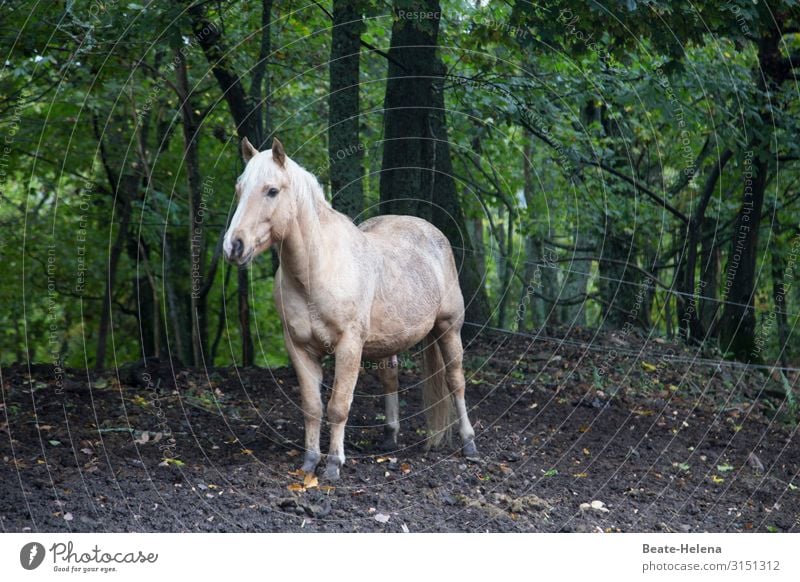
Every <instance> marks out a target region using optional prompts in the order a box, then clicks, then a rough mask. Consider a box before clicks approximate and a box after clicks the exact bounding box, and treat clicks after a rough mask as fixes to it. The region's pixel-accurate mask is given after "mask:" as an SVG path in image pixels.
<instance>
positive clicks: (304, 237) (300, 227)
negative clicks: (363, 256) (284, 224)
mask: <svg viewBox="0 0 800 582" xmlns="http://www.w3.org/2000/svg"><path fill="white" fill-rule="evenodd" d="M304 195H305V196H304ZM310 195H311V192H304V193H302V195H301V196H300V198H301V199H300V200H299V201H298V207H297V215H296V217H295V220H294V224H293V225H292V227H291V230H290V232H289V234H288V235H287V236H286V238H285V239H284V240H283V241H282V242H281V244H280V247H279V252H280V260H281V271H282V272H283V273H284V274H285V275H287V276H289V277H291V278H292V279H293V280H294V281H295V282H296V283H297V284H299V285H300V286H301V287H302V288H303V289H305V290H306V292H308V291H309V289H311V288H312V286H313V285H314V284H315V283H316V275H317V274H318V273H319V272H320V269H321V266H322V265H323V264H324V261H325V252H326V249H325V245H324V244H323V240H324V236H323V235H324V233H323V231H324V230H325V228H326V227H327V225H328V220H327V218H328V216H327V213H329V212H330V209H329V208H327V207H326V206H325V205H322V204H320V203H319V201H315V200H313V199H311V198H309V197H308V196H310Z"/></svg>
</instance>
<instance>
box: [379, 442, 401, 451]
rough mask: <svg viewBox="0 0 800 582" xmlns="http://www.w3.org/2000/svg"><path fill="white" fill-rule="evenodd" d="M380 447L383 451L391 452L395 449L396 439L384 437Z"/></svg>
mask: <svg viewBox="0 0 800 582" xmlns="http://www.w3.org/2000/svg"><path fill="white" fill-rule="evenodd" d="M380 449H381V451H382V452H384V453H392V452H394V451H396V450H397V441H396V440H395V439H386V440H384V441H383V442H382V443H381V446H380Z"/></svg>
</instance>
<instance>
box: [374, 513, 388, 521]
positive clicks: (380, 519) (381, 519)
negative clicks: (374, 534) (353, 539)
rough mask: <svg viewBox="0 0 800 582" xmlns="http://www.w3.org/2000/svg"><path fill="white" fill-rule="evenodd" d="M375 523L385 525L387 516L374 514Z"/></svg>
mask: <svg viewBox="0 0 800 582" xmlns="http://www.w3.org/2000/svg"><path fill="white" fill-rule="evenodd" d="M375 521H377V522H378V523H386V522H388V521H389V516H388V515H384V514H382V513H376V514H375Z"/></svg>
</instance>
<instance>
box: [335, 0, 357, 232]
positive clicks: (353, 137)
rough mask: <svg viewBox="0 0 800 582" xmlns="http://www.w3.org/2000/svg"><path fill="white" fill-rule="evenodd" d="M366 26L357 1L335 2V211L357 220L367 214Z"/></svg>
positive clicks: (343, 0) (338, 0)
mask: <svg viewBox="0 0 800 582" xmlns="http://www.w3.org/2000/svg"><path fill="white" fill-rule="evenodd" d="M363 29H364V22H363V20H362V17H361V14H359V12H358V9H357V7H356V6H355V5H354V2H353V0H334V2H333V30H332V37H331V60H330V93H329V96H328V98H329V113H328V116H329V119H328V160H329V163H330V180H331V196H332V197H333V207H334V208H335V209H336V210H338V211H339V212H343V213H344V214H347V215H348V216H349V217H350V218H352V219H355V218H356V217H358V216H359V215H360V214H361V212H362V211H363V210H364V189H363V184H362V178H363V158H364V148H363V145H362V144H361V141H360V140H359V129H358V126H359V113H360V107H359V97H358V94H359V73H360V50H361V44H360V39H361V32H362V30H363Z"/></svg>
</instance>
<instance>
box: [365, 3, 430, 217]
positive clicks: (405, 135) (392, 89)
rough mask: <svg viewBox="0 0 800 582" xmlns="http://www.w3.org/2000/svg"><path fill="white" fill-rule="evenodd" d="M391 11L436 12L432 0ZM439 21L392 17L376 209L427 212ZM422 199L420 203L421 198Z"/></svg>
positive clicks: (397, 5) (427, 213) (402, 6)
mask: <svg viewBox="0 0 800 582" xmlns="http://www.w3.org/2000/svg"><path fill="white" fill-rule="evenodd" d="M393 6H394V12H395V13H397V12H398V11H401V10H405V11H420V10H424V11H434V12H436V11H439V3H438V1H436V0H395V1H394V4H393ZM438 33H439V20H438V19H436V18H431V19H426V20H414V21H412V20H409V19H403V18H399V17H397V18H395V20H394V24H393V25H392V39H391V43H390V47H389V57H390V58H389V68H388V74H387V80H386V97H385V99H384V111H385V113H384V131H383V137H384V144H383V164H382V167H381V182H380V194H381V209H380V210H381V213H382V214H412V215H416V216H421V217H423V218H424V217H430V215H431V211H430V202H431V198H432V192H431V185H432V182H433V180H432V176H431V175H430V174H429V173H428V172H425V171H422V168H425V169H428V168H430V167H431V162H432V160H433V156H434V145H433V143H432V142H431V113H432V112H431V109H430V108H431V107H432V105H433V99H434V98H433V79H432V77H433V74H434V71H433V67H434V63H435V60H436V42H437V38H438ZM423 201H424V202H425V203H423Z"/></svg>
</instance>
